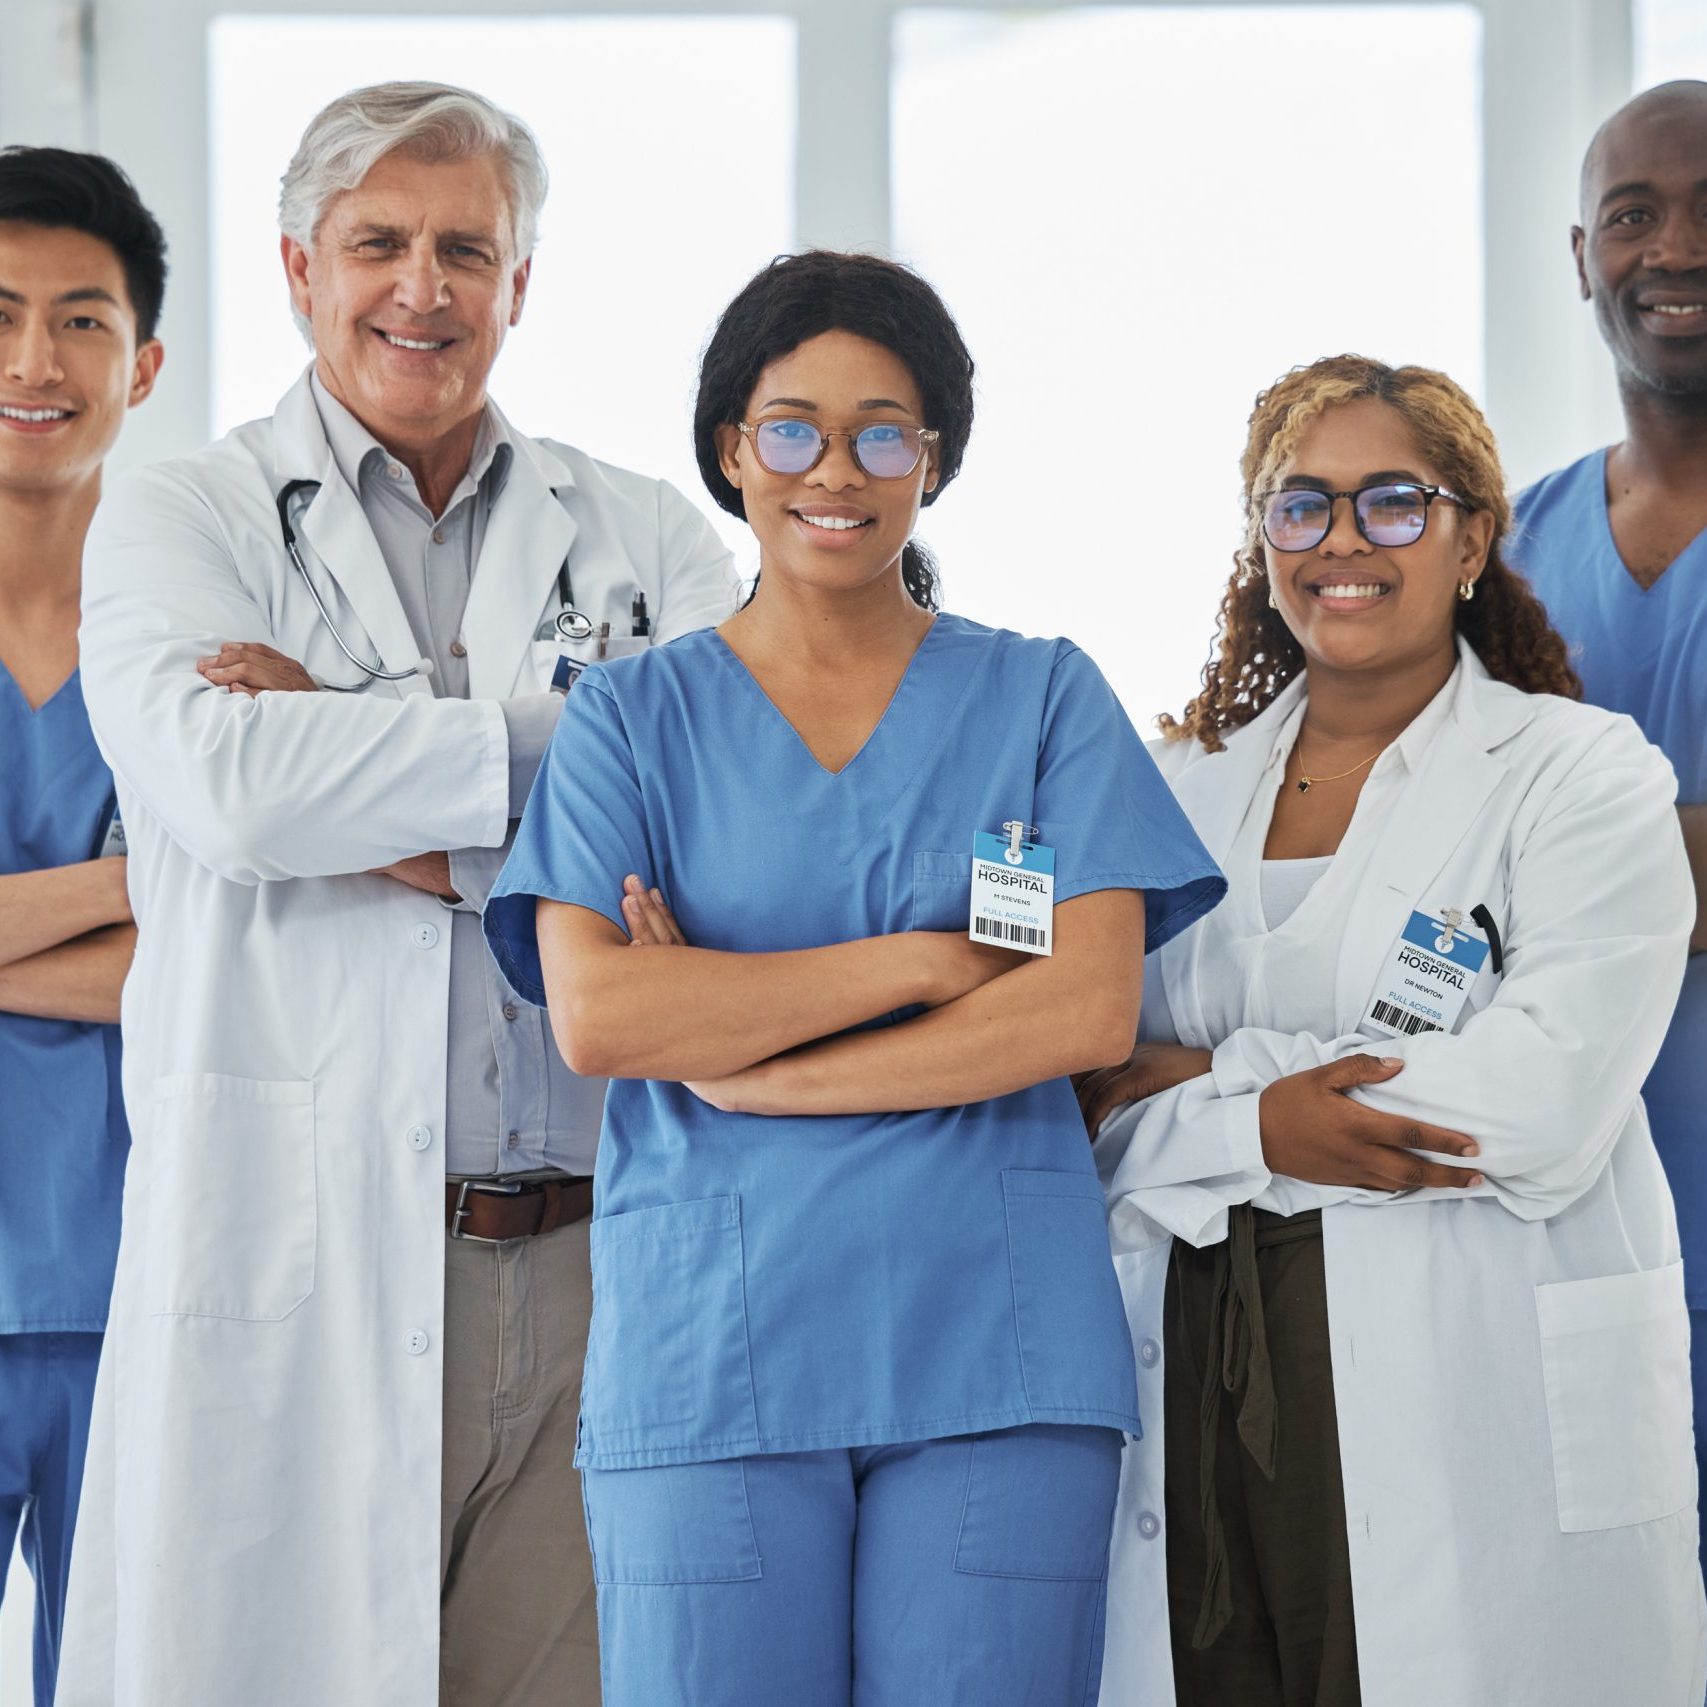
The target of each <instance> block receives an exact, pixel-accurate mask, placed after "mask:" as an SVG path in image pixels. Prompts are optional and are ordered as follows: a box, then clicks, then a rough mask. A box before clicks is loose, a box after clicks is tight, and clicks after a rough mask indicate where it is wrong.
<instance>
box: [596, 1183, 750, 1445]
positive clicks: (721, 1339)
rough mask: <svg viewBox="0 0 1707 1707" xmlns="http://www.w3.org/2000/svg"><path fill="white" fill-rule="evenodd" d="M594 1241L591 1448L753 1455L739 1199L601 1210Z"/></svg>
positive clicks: (744, 1276)
mask: <svg viewBox="0 0 1707 1707" xmlns="http://www.w3.org/2000/svg"><path fill="white" fill-rule="evenodd" d="M591 1245H592V1258H593V1323H592V1331H591V1334H590V1335H589V1337H588V1341H587V1364H586V1372H585V1375H584V1377H583V1380H582V1391H581V1444H582V1451H583V1455H584V1456H585V1457H587V1458H589V1459H591V1460H593V1461H595V1462H597V1461H598V1460H600V1459H605V1458H608V1457H610V1456H622V1455H626V1454H639V1453H647V1452H670V1451H679V1450H681V1449H683V1448H694V1449H706V1450H714V1451H719V1452H723V1453H737V1452H745V1451H751V1450H752V1449H753V1447H754V1444H755V1442H756V1439H757V1432H758V1427H757V1410H756V1407H755V1405H754V1402H753V1385H752V1377H751V1373H750V1366H749V1362H748V1354H747V1306H746V1273H745V1262H744V1256H743V1251H742V1239H741V1199H740V1198H739V1197H737V1196H730V1197H706V1198H701V1199H699V1200H697V1201H695V1202H690V1203H665V1204H660V1205H659V1206H658V1207H656V1208H653V1209H631V1210H629V1211H628V1212H627V1213H626V1214H621V1215H604V1216H600V1217H599V1218H598V1219H597V1220H595V1221H594V1222H593V1224H592V1229H591Z"/></svg>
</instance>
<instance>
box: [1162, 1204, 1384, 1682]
mask: <svg viewBox="0 0 1707 1707" xmlns="http://www.w3.org/2000/svg"><path fill="white" fill-rule="evenodd" d="M1163 1332H1164V1340H1165V1345H1166V1368H1167V1372H1168V1377H1167V1381H1166V1383H1165V1386H1164V1392H1165V1399H1164V1404H1165V1408H1166V1418H1165V1429H1166V1436H1167V1467H1166V1493H1167V1536H1168V1542H1167V1546H1168V1603H1169V1616H1170V1621H1171V1624H1172V1635H1173V1660H1174V1680H1175V1691H1176V1700H1177V1703H1178V1707H1359V1703H1360V1701H1361V1696H1360V1693H1359V1688H1358V1678H1357V1637H1356V1630H1355V1626H1354V1624H1353V1619H1352V1604H1351V1565H1350V1559H1349V1556H1348V1550H1347V1543H1346V1529H1345V1492H1344V1487H1343V1484H1342V1482H1341V1479H1340V1456H1339V1430H1338V1424H1337V1422H1336V1419H1335V1416H1334V1387H1333V1364H1332V1361H1331V1358H1330V1355H1329V1349H1328V1308H1327V1293H1326V1289H1325V1286H1324V1277H1323V1267H1322V1225H1321V1216H1320V1214H1316V1213H1313V1214H1308V1215H1297V1216H1291V1217H1281V1216H1278V1215H1270V1214H1268V1213H1267V1212H1266V1211H1263V1210H1253V1209H1251V1208H1249V1207H1248V1206H1240V1207H1238V1208H1236V1209H1235V1210H1234V1211H1233V1212H1232V1215H1231V1217H1230V1219H1229V1229H1228V1237H1227V1239H1226V1240H1225V1241H1224V1242H1223V1243H1222V1244H1219V1245H1213V1246H1209V1247H1207V1248H1205V1249H1203V1250H1196V1249H1194V1248H1193V1247H1191V1246H1190V1245H1187V1244H1185V1243H1184V1242H1183V1241H1178V1240H1176V1241H1175V1244H1174V1255H1173V1263H1172V1266H1171V1268H1170V1271H1169V1275H1168V1289H1167V1302H1166V1306H1165V1316H1164V1329H1163Z"/></svg>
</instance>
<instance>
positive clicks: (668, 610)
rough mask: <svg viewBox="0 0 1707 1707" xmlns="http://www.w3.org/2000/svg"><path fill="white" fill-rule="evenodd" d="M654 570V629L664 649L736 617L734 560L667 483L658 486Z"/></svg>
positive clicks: (706, 523)
mask: <svg viewBox="0 0 1707 1707" xmlns="http://www.w3.org/2000/svg"><path fill="white" fill-rule="evenodd" d="M658 564H659V571H660V574H659V579H660V581H661V583H662V585H663V589H664V596H663V600H662V603H661V606H660V608H659V610H658V614H657V619H656V620H655V621H654V622H653V624H652V636H653V639H655V640H657V641H659V642H660V643H662V642H663V641H666V640H674V639H676V638H677V637H678V636H680V635H683V634H691V633H693V631H694V630H695V629H696V628H714V627H716V625H717V624H718V623H720V622H722V621H723V620H724V619H725V618H727V617H730V616H733V615H734V614H735V597H736V593H737V591H738V587H737V584H736V578H735V559H734V557H733V555H732V554H731V552H730V550H729V548H728V546H726V545H725V544H724V543H723V541H722V540H721V539H720V538H719V537H718V534H717V530H716V529H715V528H714V527H713V526H712V525H711V523H710V522H709V521H708V520H707V519H706V518H705V516H704V515H702V514H701V513H700V511H699V510H697V509H696V508H695V507H694V506H693V505H692V504H690V503H689V502H688V500H687V499H686V498H684V497H683V496H682V495H681V493H680V492H678V491H677V490H676V489H675V487H674V486H672V485H671V484H670V483H669V482H668V481H667V480H660V481H659V482H658Z"/></svg>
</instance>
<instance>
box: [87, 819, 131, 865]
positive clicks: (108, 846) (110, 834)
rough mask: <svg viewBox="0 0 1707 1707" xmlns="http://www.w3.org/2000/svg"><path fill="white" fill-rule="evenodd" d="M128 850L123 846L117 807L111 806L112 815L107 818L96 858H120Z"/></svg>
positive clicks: (121, 828)
mask: <svg viewBox="0 0 1707 1707" xmlns="http://www.w3.org/2000/svg"><path fill="white" fill-rule="evenodd" d="M129 851H130V850H129V849H128V848H127V847H126V846H125V839H124V825H123V823H122V822H121V821H120V819H119V809H118V808H117V807H116V806H115V807H114V808H113V813H112V816H111V817H110V818H109V819H108V820H107V828H106V832H105V834H103V835H102V837H101V846H100V851H99V852H98V853H97V854H96V855H95V858H96V859H122V858H123V857H124V856H125V854H127V853H128V852H129Z"/></svg>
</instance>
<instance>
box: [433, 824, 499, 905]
mask: <svg viewBox="0 0 1707 1707" xmlns="http://www.w3.org/2000/svg"><path fill="white" fill-rule="evenodd" d="M515 839H516V821H515V819H513V818H512V819H511V820H510V829H509V834H508V835H506V836H505V837H504V840H503V843H502V845H501V846H499V847H495V848H452V849H451V850H450V856H449V857H450V886H451V888H452V889H454V890H455V891H456V892H457V895H458V896H459V897H460V899H458V900H455V901H452V900H449V899H448V898H446V897H445V896H442V895H441V896H440V897H439V899H440V900H441V901H443V902H444V905H445V906H446V907H447V908H449V909H450V910H451V911H452V912H456V913H484V912H485V911H486V902H487V900H488V899H489V898H490V897H491V894H492V890H493V889H494V887H496V885H497V882H498V873H499V872H501V871H502V870H503V869H504V861H505V860H507V859H508V858H509V857H510V849H511V847H512V846H513V845H514V843H515Z"/></svg>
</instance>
